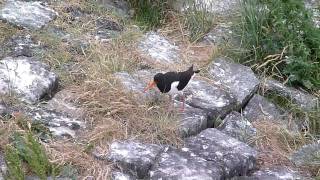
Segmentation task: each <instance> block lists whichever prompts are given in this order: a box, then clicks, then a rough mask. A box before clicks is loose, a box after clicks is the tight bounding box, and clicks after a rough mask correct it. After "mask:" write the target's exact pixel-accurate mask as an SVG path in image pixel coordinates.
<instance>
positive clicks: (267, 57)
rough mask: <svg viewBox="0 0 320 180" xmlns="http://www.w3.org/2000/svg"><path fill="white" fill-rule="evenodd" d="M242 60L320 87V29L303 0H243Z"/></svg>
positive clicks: (292, 80)
mask: <svg viewBox="0 0 320 180" xmlns="http://www.w3.org/2000/svg"><path fill="white" fill-rule="evenodd" d="M240 29H241V32H240V33H241V34H242V37H243V38H242V42H243V45H244V49H246V51H243V53H242V56H241V58H240V61H241V62H242V63H243V64H246V65H251V66H252V67H253V68H254V70H255V71H257V72H259V73H261V74H264V75H275V76H276V77H278V79H280V80H283V81H288V83H289V84H290V85H299V86H303V87H305V88H306V89H309V90H318V89H320V29H317V28H316V27H315V26H314V24H313V22H312V18H311V14H310V12H309V11H308V10H306V8H305V7H304V3H303V1H301V0H258V1H256V0H242V23H241V27H240Z"/></svg>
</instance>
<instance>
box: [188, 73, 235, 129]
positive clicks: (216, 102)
mask: <svg viewBox="0 0 320 180" xmlns="http://www.w3.org/2000/svg"><path fill="white" fill-rule="evenodd" d="M184 94H185V96H186V103H187V104H188V105H190V106H192V107H195V108H199V109H202V110H204V111H205V112H206V113H207V115H208V117H209V119H210V121H208V127H212V126H213V124H214V121H215V120H216V118H218V117H220V118H224V117H225V116H226V115H227V114H228V113H229V112H231V111H232V110H233V109H235V108H236V104H237V103H236V99H235V97H234V96H233V95H231V94H230V93H229V92H228V91H226V90H224V89H222V88H221V87H218V86H216V85H214V84H212V83H210V82H207V81H204V80H202V79H200V78H194V79H193V80H192V81H191V82H190V83H189V84H188V86H187V87H186V88H185V90H184Z"/></svg>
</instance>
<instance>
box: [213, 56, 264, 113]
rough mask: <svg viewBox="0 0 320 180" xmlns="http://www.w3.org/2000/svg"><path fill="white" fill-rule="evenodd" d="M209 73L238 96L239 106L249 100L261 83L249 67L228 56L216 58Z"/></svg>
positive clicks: (216, 81)
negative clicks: (235, 61) (227, 57)
mask: <svg viewBox="0 0 320 180" xmlns="http://www.w3.org/2000/svg"><path fill="white" fill-rule="evenodd" d="M209 74H210V76H211V78H212V79H213V80H214V82H215V83H218V84H220V85H223V86H225V87H226V88H227V89H228V90H229V91H230V92H231V93H232V94H233V95H234V96H235V97H236V99H237V104H238V106H239V108H241V107H242V106H244V105H245V104H246V103H247V102H248V100H249V99H250V98H251V97H252V95H253V94H254V93H255V92H256V91H257V90H258V87H259V83H260V82H259V80H258V79H257V78H256V76H255V75H254V73H253V71H252V70H251V69H250V68H249V67H247V66H244V65H241V64H238V63H234V62H232V61H231V60H230V59H226V58H217V59H214V60H213V62H212V64H211V65H210V66H209Z"/></svg>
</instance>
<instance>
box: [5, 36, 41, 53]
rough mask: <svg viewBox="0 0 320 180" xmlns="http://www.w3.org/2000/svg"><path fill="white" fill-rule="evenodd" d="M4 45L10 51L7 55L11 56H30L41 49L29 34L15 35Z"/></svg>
mask: <svg viewBox="0 0 320 180" xmlns="http://www.w3.org/2000/svg"><path fill="white" fill-rule="evenodd" d="M5 46H6V48H8V49H9V51H10V52H9V54H8V55H9V56H12V57H18V56H26V57H31V56H33V55H34V54H35V53H36V52H37V51H39V50H40V49H41V47H40V45H39V43H38V42H35V40H34V39H33V38H32V37H31V35H30V34H26V35H15V36H13V37H12V38H11V39H10V40H9V41H8V42H6V43H5Z"/></svg>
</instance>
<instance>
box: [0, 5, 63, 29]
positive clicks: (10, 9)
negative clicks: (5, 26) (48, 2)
mask: <svg viewBox="0 0 320 180" xmlns="http://www.w3.org/2000/svg"><path fill="white" fill-rule="evenodd" d="M56 16H57V13H56V12H55V11H54V10H52V9H50V8H48V7H46V6H44V5H42V3H41V2H38V1H37V2H23V1H15V0H8V1H7V2H6V3H5V5H4V6H3V7H2V8H1V9H0V19H2V20H6V21H8V22H10V23H13V24H15V25H17V26H22V27H24V28H30V29H40V28H42V27H43V26H45V25H47V24H48V23H49V22H50V21H52V20H53V19H55V17H56Z"/></svg>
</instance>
